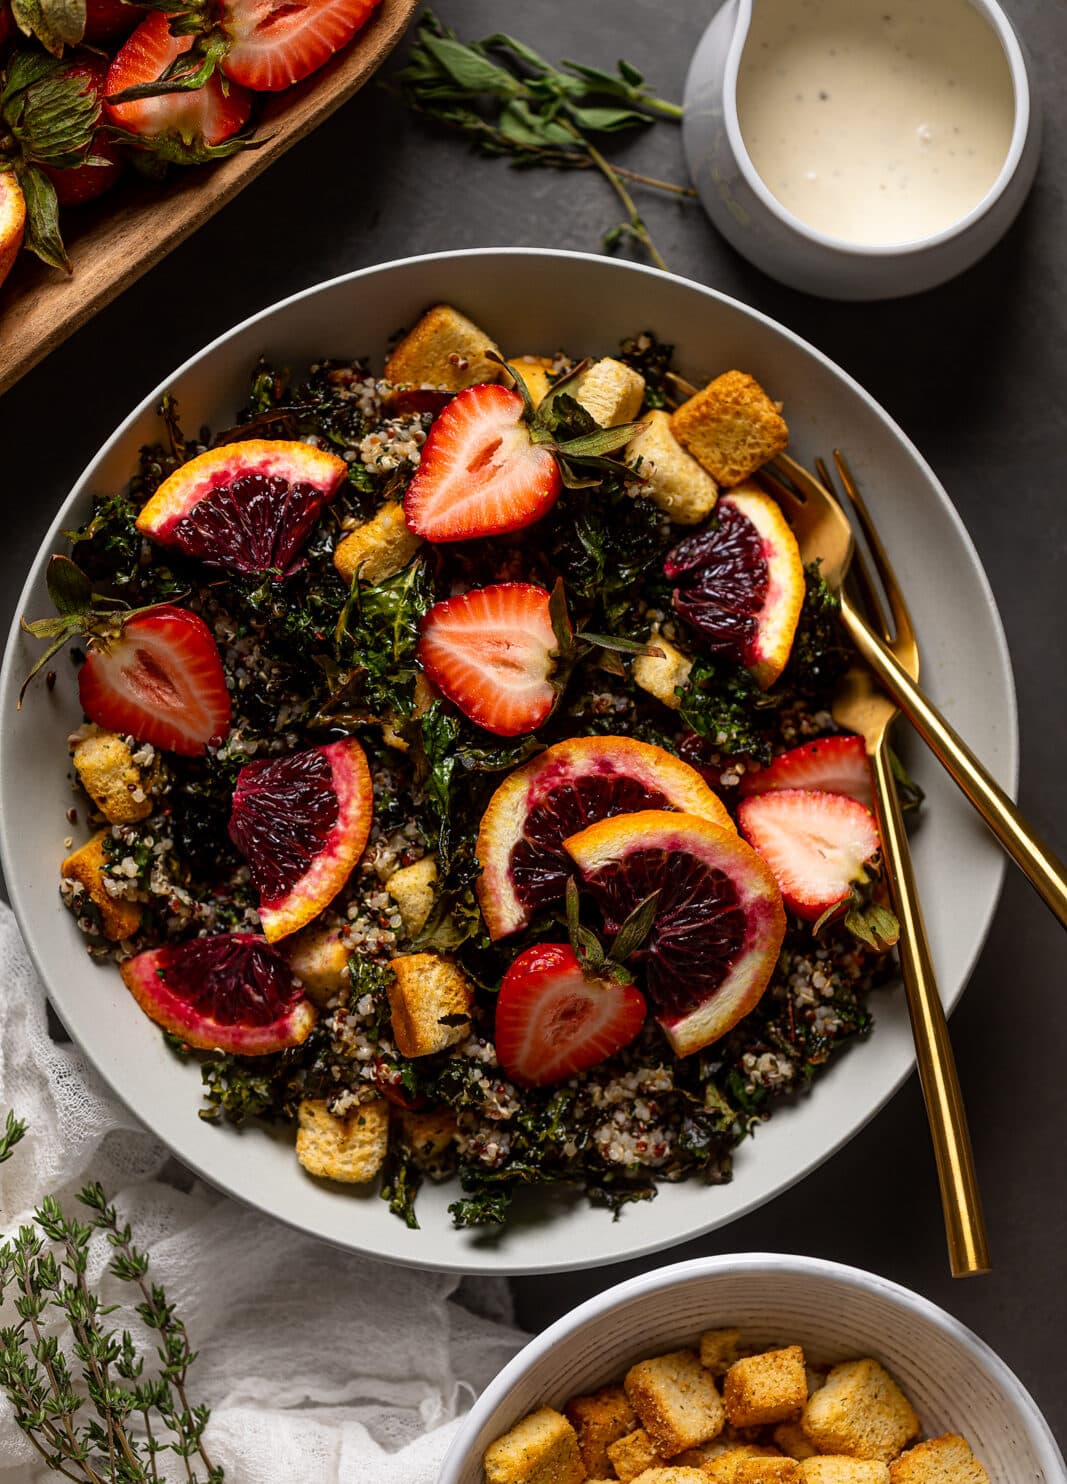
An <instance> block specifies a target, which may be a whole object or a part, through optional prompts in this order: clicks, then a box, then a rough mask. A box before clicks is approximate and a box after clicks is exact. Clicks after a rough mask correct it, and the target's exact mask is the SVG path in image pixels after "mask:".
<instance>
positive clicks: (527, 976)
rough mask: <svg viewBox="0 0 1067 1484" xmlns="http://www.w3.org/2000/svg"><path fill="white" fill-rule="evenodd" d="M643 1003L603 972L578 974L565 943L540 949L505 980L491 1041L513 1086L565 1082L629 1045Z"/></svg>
mask: <svg viewBox="0 0 1067 1484" xmlns="http://www.w3.org/2000/svg"><path fill="white" fill-rule="evenodd" d="M645 1010H646V1006H645V998H644V995H642V994H641V992H640V990H638V989H635V988H634V986H633V985H632V984H624V983H620V982H619V981H618V980H617V979H615V978H614V977H613V976H612V975H611V973H610V972H609V971H605V972H604V973H603V974H601V973H588V972H587V971H585V970H583V968H582V966H581V964H580V963H579V961H578V959H577V957H576V956H575V953H574V949H573V948H571V947H570V945H569V944H566V943H539V944H537V945H535V946H534V947H533V948H527V949H526V951H525V952H524V953H520V954H519V956H518V958H517V959H516V960H515V962H514V963H513V964H512V965H511V967H510V968H509V969H508V971H507V973H506V974H505V975H504V978H503V981H502V983H501V985H500V993H499V994H498V995H497V1001H496V1024H495V1029H494V1033H493V1039H494V1042H495V1045H496V1054H497V1059H498V1060H499V1062H500V1065H501V1066H502V1067H503V1069H504V1071H505V1073H506V1074H507V1076H508V1077H509V1078H510V1079H511V1081H512V1082H515V1083H517V1084H518V1085H519V1086H521V1087H540V1086H543V1085H544V1084H546V1083H550V1082H563V1081H565V1080H566V1079H567V1078H568V1077H573V1076H574V1075H575V1074H576V1073H578V1072H583V1071H585V1070H586V1068H588V1067H593V1066H596V1065H597V1063H598V1062H602V1061H606V1060H607V1058H608V1057H609V1056H614V1055H615V1053H616V1052H617V1051H621V1050H622V1049H623V1047H624V1046H628V1045H629V1044H630V1042H631V1041H632V1040H633V1039H634V1037H635V1036H636V1035H637V1034H638V1033H639V1032H640V1030H641V1027H642V1026H643V1025H644V1023H645Z"/></svg>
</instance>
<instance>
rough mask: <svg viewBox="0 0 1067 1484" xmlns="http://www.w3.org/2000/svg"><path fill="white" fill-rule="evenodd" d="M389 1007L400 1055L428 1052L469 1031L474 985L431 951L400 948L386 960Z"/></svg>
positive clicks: (454, 1043) (460, 1038) (453, 965)
mask: <svg viewBox="0 0 1067 1484" xmlns="http://www.w3.org/2000/svg"><path fill="white" fill-rule="evenodd" d="M389 967H390V968H391V969H392V971H393V982H392V983H391V984H390V986H389V1006H390V1009H391V1010H392V1012H393V1040H394V1041H395V1042H396V1044H397V1048H398V1050H399V1051H400V1054H401V1056H431V1055H432V1054H433V1053H434V1052H435V1051H444V1050H445V1049H446V1047H448V1046H455V1045H456V1043H457V1042H459V1041H462V1040H463V1038H464V1037H465V1036H466V1035H467V1032H468V1031H469V1030H470V1019H469V1017H470V1009H471V1005H472V1004H473V1003H474V990H473V989H472V988H471V985H470V982H469V981H468V979H467V977H466V975H465V974H464V973H463V972H462V970H460V969H458V968H457V967H456V966H455V964H450V963H449V962H448V961H447V960H446V959H443V958H440V957H438V955H437V954H436V953H406V954H402V955H401V957H400V958H394V959H392V960H391V961H390V964H389Z"/></svg>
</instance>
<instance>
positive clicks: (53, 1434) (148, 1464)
mask: <svg viewBox="0 0 1067 1484" xmlns="http://www.w3.org/2000/svg"><path fill="white" fill-rule="evenodd" d="M25 1132H26V1125H25V1124H24V1123H23V1122H22V1120H21V1119H17V1118H16V1117H15V1116H14V1114H12V1113H10V1112H9V1113H8V1115H7V1123H6V1127H5V1129H4V1131H3V1133H2V1134H0V1163H2V1162H3V1161H4V1160H6V1159H9V1158H10V1157H11V1154H12V1153H13V1151H14V1149H15V1146H16V1145H17V1144H18V1143H19V1141H20V1140H21V1139H22V1138H23V1136H24V1135H25ZM78 1200H79V1201H80V1202H81V1204H82V1205H83V1206H84V1207H85V1208H86V1209H87V1211H88V1212H89V1213H90V1216H89V1220H88V1221H86V1222H81V1221H78V1220H76V1219H71V1218H68V1217H67V1216H65V1215H64V1213H63V1211H62V1209H61V1208H60V1206H59V1203H58V1202H57V1201H56V1200H54V1199H53V1198H52V1197H51V1196H49V1197H47V1198H46V1199H45V1200H43V1201H42V1202H41V1204H40V1205H39V1206H38V1207H37V1209H36V1210H35V1211H34V1213H33V1221H32V1223H30V1224H28V1225H26V1226H22V1227H20V1228H19V1230H18V1232H17V1233H16V1234H15V1236H13V1237H12V1238H10V1240H8V1241H6V1242H4V1243H3V1244H2V1245H0V1304H2V1303H4V1302H5V1301H10V1303H11V1306H12V1307H13V1309H14V1312H15V1315H16V1318H17V1322H16V1323H15V1324H13V1325H8V1326H5V1327H3V1328H0V1388H2V1389H3V1391H4V1393H5V1394H6V1396H7V1399H8V1401H9V1402H10V1403H11V1406H12V1408H13V1410H14V1414H15V1421H16V1422H17V1423H18V1425H19V1427H20V1428H21V1429H22V1431H23V1432H24V1433H25V1434H26V1436H27V1438H28V1439H29V1440H30V1442H31V1443H32V1444H33V1446H34V1448H35V1449H36V1450H37V1452H38V1453H39V1454H40V1456H41V1458H42V1459H43V1460H44V1461H45V1463H46V1464H47V1465H48V1467H49V1468H50V1469H52V1470H54V1471H55V1473H57V1474H59V1475H61V1476H62V1477H63V1478H64V1479H72V1480H74V1481H75V1484H159V1481H162V1480H164V1479H167V1478H169V1477H172V1475H171V1474H169V1473H168V1472H167V1470H166V1459H165V1458H164V1455H167V1454H169V1455H172V1456H176V1457H177V1458H180V1459H181V1461H182V1475H181V1477H182V1478H183V1479H184V1480H185V1484H222V1481H223V1480H224V1477H225V1475H224V1473H223V1470H222V1468H221V1467H219V1466H217V1465H216V1464H213V1463H212V1461H211V1459H210V1457H209V1456H208V1453H207V1450H206V1448H205V1446H204V1430H205V1428H206V1427H207V1423H208V1419H209V1417H210V1412H209V1410H208V1408H207V1407H205V1406H202V1405H194V1404H192V1403H191V1402H190V1400H189V1396H188V1392H187V1388H186V1382H187V1376H188V1371H189V1367H190V1366H191V1365H192V1363H193V1361H194V1360H195V1359H196V1354H195V1352H194V1351H193V1350H192V1349H191V1348H190V1345H189V1337H188V1334H187V1333H186V1330H185V1326H184V1324H183V1323H182V1321H181V1320H180V1319H179V1317H178V1315H177V1314H176V1312H175V1309H174V1305H173V1304H171V1303H170V1302H169V1301H168V1299H167V1295H166V1293H165V1291H164V1290H163V1289H162V1288H161V1287H160V1286H159V1285H158V1284H157V1283H149V1281H148V1276H147V1275H148V1267H149V1259H148V1254H147V1253H146V1252H142V1251H141V1250H140V1249H139V1248H138V1247H136V1246H135V1245H134V1241H133V1235H132V1233H131V1231H130V1228H129V1226H128V1225H126V1224H125V1223H120V1221H119V1217H118V1213H117V1212H116V1210H115V1207H114V1206H112V1205H110V1204H109V1202H108V1200H107V1197H106V1196H105V1194H104V1192H103V1190H102V1188H101V1187H100V1186H99V1185H96V1184H93V1185H87V1186H86V1187H85V1189H84V1190H82V1191H81V1192H80V1194H79V1196H78ZM97 1231H101V1232H103V1233H104V1234H105V1236H106V1238H107V1241H108V1243H109V1244H110V1246H111V1248H112V1250H113V1254H114V1255H113V1256H112V1259H111V1262H110V1263H109V1265H108V1271H109V1272H110V1273H111V1274H112V1275H113V1276H114V1277H115V1278H117V1279H119V1280H120V1282H123V1283H128V1284H131V1285H132V1286H133V1288H134V1289H135V1290H136V1291H137V1293H139V1295H140V1300H139V1302H135V1304H134V1312H135V1313H137V1314H138V1315H139V1316H140V1319H141V1321H142V1323H143V1324H144V1325H145V1326H146V1327H147V1328H148V1329H150V1330H152V1331H153V1332H154V1333H155V1335H156V1336H157V1345H156V1356H157V1361H158V1364H157V1366H156V1367H155V1374H146V1370H145V1363H146V1357H145V1355H143V1354H142V1353H140V1351H139V1350H138V1347H137V1345H136V1343H135V1341H134V1339H133V1336H132V1335H131V1333H130V1331H129V1330H128V1329H122V1330H119V1329H117V1328H114V1327H113V1326H112V1325H111V1324H110V1323H109V1317H110V1315H112V1314H113V1313H114V1312H115V1310H116V1309H117V1307H118V1306H117V1305H106V1304H104V1303H103V1301H102V1299H101V1297H100V1295H99V1294H97V1293H95V1292H94V1291H93V1290H92V1289H91V1288H90V1287H89V1284H88V1281H87V1279H86V1271H87V1268H88V1261H89V1244H90V1241H91V1239H92V1236H93V1233H94V1232H97ZM57 1310H58V1311H59V1312H60V1313H61V1314H62V1315H63V1316H64V1319H65V1321H66V1325H65V1329H66V1335H65V1339H64V1341H63V1342H62V1343H61V1341H60V1337H59V1336H58V1335H55V1334H48V1333H46V1330H47V1328H48V1322H49V1319H50V1318H52V1317H53V1316H54V1314H55V1312H56V1311H57ZM201 1469H203V1470H204V1472H201Z"/></svg>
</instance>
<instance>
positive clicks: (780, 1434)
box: [771, 1422, 815, 1458]
mask: <svg viewBox="0 0 1067 1484" xmlns="http://www.w3.org/2000/svg"><path fill="white" fill-rule="evenodd" d="M771 1437H772V1438H773V1439H774V1442H775V1446H776V1447H778V1448H781V1450H782V1452H783V1453H788V1454H789V1457H790V1458H811V1457H812V1456H813V1454H814V1453H815V1448H814V1446H813V1444H812V1441H811V1439H810V1438H809V1437H808V1435H807V1433H806V1432H805V1431H804V1427H803V1425H802V1424H801V1423H799V1422H780V1423H779V1424H778V1426H777V1427H776V1428H775V1429H774V1431H773V1432H772V1433H771Z"/></svg>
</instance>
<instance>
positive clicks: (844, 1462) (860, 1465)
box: [798, 1454, 889, 1484]
mask: <svg viewBox="0 0 1067 1484" xmlns="http://www.w3.org/2000/svg"><path fill="white" fill-rule="evenodd" d="M798 1467H799V1469H800V1484H889V1469H888V1468H887V1467H886V1465H885V1464H884V1463H883V1462H882V1461H881V1459H877V1458H842V1457H839V1456H835V1457H829V1458H828V1457H825V1456H824V1455H822V1454H816V1455H815V1457H813V1458H805V1459H802V1460H801V1462H800V1464H799V1465H798Z"/></svg>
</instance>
